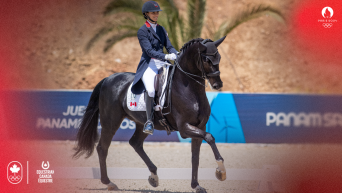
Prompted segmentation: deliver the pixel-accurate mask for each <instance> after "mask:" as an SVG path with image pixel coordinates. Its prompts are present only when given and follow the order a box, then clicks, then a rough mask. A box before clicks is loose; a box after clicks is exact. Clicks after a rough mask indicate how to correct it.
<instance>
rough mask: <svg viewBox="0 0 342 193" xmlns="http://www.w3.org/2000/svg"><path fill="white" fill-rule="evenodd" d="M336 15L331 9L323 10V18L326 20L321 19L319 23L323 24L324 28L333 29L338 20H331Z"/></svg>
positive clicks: (325, 8)
mask: <svg viewBox="0 0 342 193" xmlns="http://www.w3.org/2000/svg"><path fill="white" fill-rule="evenodd" d="M333 15H334V10H333V9H332V8H331V7H328V6H326V7H324V8H323V9H322V16H323V18H324V19H319V20H318V22H322V26H323V27H324V28H331V27H332V26H333V24H334V23H336V22H337V20H336V19H331V18H332V17H333Z"/></svg>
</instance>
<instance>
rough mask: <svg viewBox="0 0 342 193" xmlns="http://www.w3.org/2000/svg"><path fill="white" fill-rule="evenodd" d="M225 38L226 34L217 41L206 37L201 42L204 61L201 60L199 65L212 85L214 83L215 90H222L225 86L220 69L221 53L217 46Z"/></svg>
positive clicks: (200, 50) (200, 47)
mask: <svg viewBox="0 0 342 193" xmlns="http://www.w3.org/2000/svg"><path fill="white" fill-rule="evenodd" d="M225 38H226V36H224V37H222V38H221V39H219V40H217V41H215V42H213V41H211V40H209V39H205V40H203V41H202V42H200V43H199V52H200V55H201V61H202V62H199V63H198V66H197V67H198V68H199V69H200V70H201V71H202V74H203V76H204V77H205V78H207V79H208V81H209V83H210V85H212V87H213V88H214V89H215V90H220V89H221V88H222V86H223V83H222V81H221V78H220V70H219V63H220V59H221V55H220V53H219V52H218V49H217V47H218V46H219V45H220V44H221V43H222V42H223V40H224V39H225Z"/></svg>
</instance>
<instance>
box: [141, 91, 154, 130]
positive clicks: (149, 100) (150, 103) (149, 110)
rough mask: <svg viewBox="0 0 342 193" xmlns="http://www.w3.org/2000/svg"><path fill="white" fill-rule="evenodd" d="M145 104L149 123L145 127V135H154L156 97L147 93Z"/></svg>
mask: <svg viewBox="0 0 342 193" xmlns="http://www.w3.org/2000/svg"><path fill="white" fill-rule="evenodd" d="M144 94H145V96H144V97H145V103H146V115H147V122H146V123H145V125H144V130H143V131H144V133H147V134H150V135H153V130H154V128H153V127H154V125H153V112H154V111H153V105H154V101H153V100H154V97H150V96H148V93H147V92H146V91H145V92H144Z"/></svg>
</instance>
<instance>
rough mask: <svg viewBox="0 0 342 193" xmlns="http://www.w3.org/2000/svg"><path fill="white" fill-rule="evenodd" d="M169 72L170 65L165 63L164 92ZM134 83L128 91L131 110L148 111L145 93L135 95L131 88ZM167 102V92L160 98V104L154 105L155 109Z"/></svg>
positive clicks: (128, 102) (128, 104)
mask: <svg viewBox="0 0 342 193" xmlns="http://www.w3.org/2000/svg"><path fill="white" fill-rule="evenodd" d="M168 74H169V65H165V66H164V76H165V77H166V78H165V81H164V84H163V90H162V93H163V92H164V90H165V87H166V83H167V76H168ZM132 84H133V82H132V83H131V85H130V86H129V88H128V91H127V97H126V98H127V107H128V109H129V110H130V111H146V103H145V97H144V93H142V94H139V95H135V94H133V93H132V91H131V88H132ZM164 103H165V94H164V95H163V96H162V97H161V98H160V99H159V104H160V106H159V105H157V106H155V107H154V110H155V111H159V107H161V108H163V106H164Z"/></svg>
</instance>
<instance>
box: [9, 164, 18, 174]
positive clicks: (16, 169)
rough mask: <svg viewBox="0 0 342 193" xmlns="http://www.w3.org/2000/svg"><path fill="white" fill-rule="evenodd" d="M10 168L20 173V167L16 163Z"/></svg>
mask: <svg viewBox="0 0 342 193" xmlns="http://www.w3.org/2000/svg"><path fill="white" fill-rule="evenodd" d="M10 170H11V172H12V173H18V172H19V170H20V168H18V166H17V165H16V164H14V165H13V166H12V167H10Z"/></svg>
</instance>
